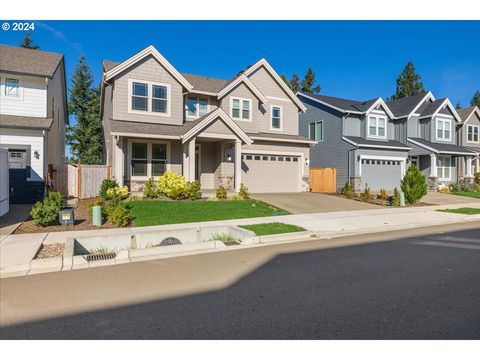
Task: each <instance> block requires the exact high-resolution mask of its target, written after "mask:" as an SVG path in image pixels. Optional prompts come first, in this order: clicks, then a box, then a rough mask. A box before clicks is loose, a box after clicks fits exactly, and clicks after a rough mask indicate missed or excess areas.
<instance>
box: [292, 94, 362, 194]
mask: <svg viewBox="0 0 480 360" xmlns="http://www.w3.org/2000/svg"><path fill="white" fill-rule="evenodd" d="M300 99H301V100H302V102H303V104H304V105H305V106H306V107H307V111H305V113H303V114H300V121H299V124H300V126H299V131H300V135H302V136H305V137H309V133H308V131H309V124H310V123H313V122H316V121H323V141H320V142H319V143H318V144H316V145H314V146H313V147H311V148H310V167H318V168H325V167H331V168H336V169H337V190H340V189H341V188H342V187H343V185H344V184H345V183H346V182H347V181H349V179H348V177H349V176H348V155H349V151H350V150H352V149H354V147H353V146H352V145H351V144H349V143H347V142H346V141H344V140H342V128H343V126H342V121H343V119H342V114H341V113H340V112H338V111H335V110H332V109H330V108H328V107H327V106H324V105H322V104H319V103H316V102H313V101H312V100H309V99H306V98H304V97H300ZM347 123H349V125H348V127H349V129H350V130H349V132H350V131H351V132H352V134H351V135H352V136H359V134H358V133H355V132H354V131H355V129H358V130H360V123H359V122H356V121H354V120H352V121H349V120H347Z"/></svg>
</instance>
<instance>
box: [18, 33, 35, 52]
mask: <svg viewBox="0 0 480 360" xmlns="http://www.w3.org/2000/svg"><path fill="white" fill-rule="evenodd" d="M20 47H22V48H25V49H33V50H38V49H40V46H38V45H33V39H32V32H31V31H27V33H26V34H25V36H24V37H23V38H22V41H20Z"/></svg>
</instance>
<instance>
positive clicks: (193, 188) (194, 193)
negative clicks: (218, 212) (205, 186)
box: [187, 180, 202, 200]
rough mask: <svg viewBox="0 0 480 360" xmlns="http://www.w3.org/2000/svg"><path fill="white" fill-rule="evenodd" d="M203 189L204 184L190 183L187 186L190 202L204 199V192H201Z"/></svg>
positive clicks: (198, 182) (197, 181)
mask: <svg viewBox="0 0 480 360" xmlns="http://www.w3.org/2000/svg"><path fill="white" fill-rule="evenodd" d="M201 187H202V184H201V183H200V181H199V180H195V181H192V182H189V183H188V186H187V198H188V199H190V200H198V199H200V198H201V197H202V192H201V191H200V188H201Z"/></svg>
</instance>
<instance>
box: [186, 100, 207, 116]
mask: <svg viewBox="0 0 480 360" xmlns="http://www.w3.org/2000/svg"><path fill="white" fill-rule="evenodd" d="M207 113H208V99H201V98H195V97H189V98H188V100H187V115H188V116H191V117H199V116H203V115H205V114H207Z"/></svg>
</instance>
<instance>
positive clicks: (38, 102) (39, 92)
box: [0, 45, 68, 203]
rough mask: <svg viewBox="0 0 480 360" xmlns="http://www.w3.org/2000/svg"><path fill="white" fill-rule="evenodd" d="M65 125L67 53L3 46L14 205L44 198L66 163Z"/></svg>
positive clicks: (5, 142)
mask: <svg viewBox="0 0 480 360" xmlns="http://www.w3.org/2000/svg"><path fill="white" fill-rule="evenodd" d="M65 124H68V114H67V98H66V82H65V63H64V57H63V55H62V54H57V53H52V52H47V51H40V50H32V49H24V48H20V47H14V46H7V45H0V146H1V147H2V148H6V149H8V164H9V173H10V174H9V175H10V202H12V203H16V202H17V203H31V202H34V201H37V200H40V199H42V198H43V194H44V191H45V185H46V183H47V181H48V180H50V179H52V178H53V176H54V172H55V170H56V168H57V167H58V166H60V165H62V164H64V163H65Z"/></svg>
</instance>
